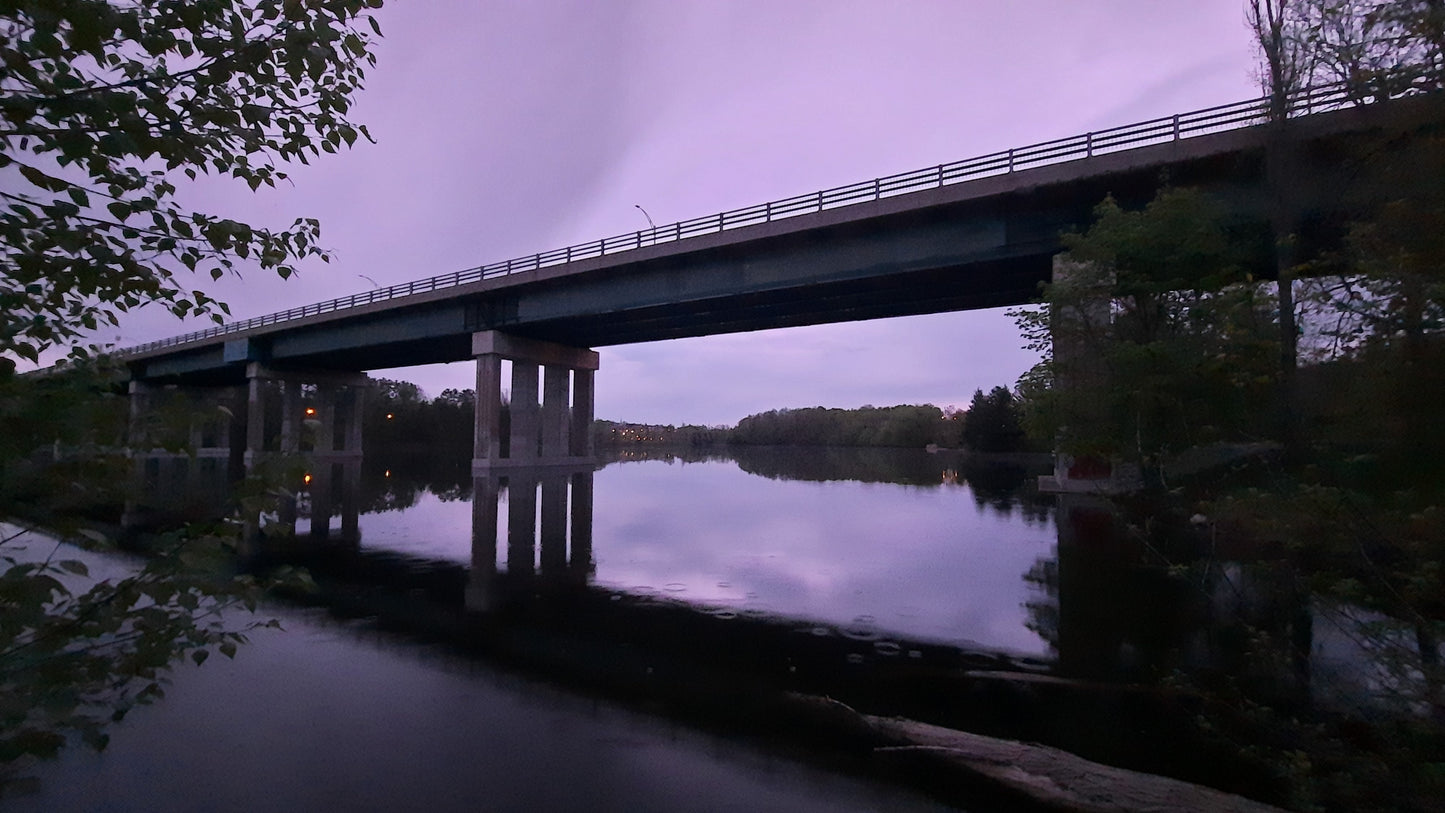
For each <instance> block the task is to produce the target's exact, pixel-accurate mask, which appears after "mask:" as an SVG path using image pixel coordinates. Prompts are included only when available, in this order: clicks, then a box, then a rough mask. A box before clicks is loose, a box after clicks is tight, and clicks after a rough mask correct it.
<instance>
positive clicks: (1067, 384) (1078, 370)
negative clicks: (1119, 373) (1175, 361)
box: [1038, 254, 1141, 494]
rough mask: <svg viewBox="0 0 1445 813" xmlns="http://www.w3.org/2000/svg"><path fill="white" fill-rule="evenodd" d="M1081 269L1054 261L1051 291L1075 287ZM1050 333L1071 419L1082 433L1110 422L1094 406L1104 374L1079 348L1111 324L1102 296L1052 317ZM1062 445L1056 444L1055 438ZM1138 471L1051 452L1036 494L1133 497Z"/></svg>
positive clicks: (1060, 258)
mask: <svg viewBox="0 0 1445 813" xmlns="http://www.w3.org/2000/svg"><path fill="white" fill-rule="evenodd" d="M1083 270H1084V266H1083V265H1081V264H1080V263H1077V262H1074V261H1071V260H1068V259H1066V258H1065V256H1064V255H1062V254H1056V255H1054V259H1053V281H1054V284H1055V285H1060V284H1062V285H1068V284H1070V283H1076V282H1077V281H1078V280H1079V278H1080V276H1081V273H1082V271H1083ZM1051 319H1052V323H1051V325H1050V332H1051V333H1052V340H1053V345H1054V363H1055V374H1056V376H1057V381H1056V385H1057V386H1058V387H1059V388H1060V389H1061V390H1065V391H1072V393H1073V394H1072V396H1071V399H1072V407H1071V410H1072V415H1073V418H1074V422H1075V423H1076V424H1079V425H1080V426H1081V427H1087V426H1088V425H1091V424H1098V423H1103V422H1107V421H1109V420H1110V417H1109V415H1108V410H1107V408H1106V406H1105V405H1104V404H1102V403H1100V402H1099V401H1098V393H1100V392H1102V391H1103V387H1102V386H1101V385H1100V384H1101V382H1105V381H1107V380H1108V376H1109V371H1108V369H1107V368H1106V367H1105V366H1104V364H1103V363H1102V362H1101V361H1100V359H1099V358H1098V357H1097V356H1096V354H1095V353H1094V352H1093V351H1092V350H1091V349H1090V348H1089V347H1087V346H1085V344H1084V342H1083V337H1086V336H1090V335H1096V334H1097V335H1102V334H1103V333H1104V332H1105V331H1107V330H1108V329H1109V325H1110V323H1111V322H1112V321H1113V311H1112V305H1111V303H1110V300H1109V298H1108V296H1107V295H1106V294H1101V295H1099V296H1097V297H1091V298H1089V299H1087V300H1085V302H1084V304H1083V305H1082V306H1080V307H1077V308H1072V309H1068V310H1064V311H1058V312H1055V313H1053V314H1052V315H1051ZM1060 439H1061V438H1060ZM1140 482H1141V481H1140V477H1139V471H1138V468H1137V467H1135V466H1126V465H1122V464H1120V463H1119V461H1117V460H1107V459H1104V458H1101V457H1094V456H1088V457H1074V456H1073V455H1068V454H1063V453H1061V452H1058V451H1055V452H1054V473H1053V474H1052V475H1044V476H1041V477H1039V484H1038V486H1039V490H1040V491H1044V492H1054V493H1060V494H1070V493H1074V494H1117V493H1121V492H1127V491H1133V490H1135V489H1137V488H1138V487H1139V485H1140Z"/></svg>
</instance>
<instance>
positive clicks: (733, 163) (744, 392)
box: [104, 0, 1257, 424]
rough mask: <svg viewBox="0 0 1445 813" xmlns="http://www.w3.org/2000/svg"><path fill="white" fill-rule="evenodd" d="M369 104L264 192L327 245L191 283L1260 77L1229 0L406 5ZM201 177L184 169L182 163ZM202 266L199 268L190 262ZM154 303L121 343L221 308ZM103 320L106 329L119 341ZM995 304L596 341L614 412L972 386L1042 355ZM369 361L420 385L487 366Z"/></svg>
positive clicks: (361, 264)
mask: <svg viewBox="0 0 1445 813" xmlns="http://www.w3.org/2000/svg"><path fill="white" fill-rule="evenodd" d="M377 16H378V18H379V20H380V22H381V24H382V28H383V31H384V32H385V35H386V36H385V38H384V39H383V40H382V41H381V42H380V43H379V45H378V47H377V49H376V51H377V56H378V64H377V66H376V68H375V69H374V70H372V71H371V74H370V76H369V80H368V83H367V88H366V90H365V91H363V92H362V94H361V95H360V97H359V99H358V105H357V109H356V118H357V119H358V120H359V121H362V122H364V123H366V124H367V125H368V126H369V127H370V129H371V132H372V134H373V136H375V138H376V139H377V141H378V143H377V144H375V145H371V144H362V145H359V146H358V147H357V148H355V149H353V150H352V151H351V152H349V153H343V154H341V155H339V156H323V159H324V160H321V161H319V162H316V163H314V164H313V165H312V166H310V167H301V166H296V167H294V168H292V170H291V175H292V179H293V180H294V186H290V187H286V188H284V189H281V190H275V191H263V192H261V193H256V194H253V193H251V192H249V191H248V190H247V189H246V188H245V186H244V185H242V184H227V183H225V182H223V181H217V180H214V179H211V180H205V179H203V181H204V182H203V183H202V184H200V185H198V186H196V187H195V188H194V189H191V190H185V191H183V193H182V194H183V199H184V200H185V201H186V202H188V203H192V204H193V205H196V206H198V207H202V208H205V209H207V210H210V211H215V212H217V213H221V214H225V215H228V216H231V217H237V218H239V219H249V220H250V221H252V222H259V223H267V224H271V225H284V224H287V223H289V222H290V221H291V220H292V219H293V218H295V217H298V216H312V217H318V218H320V219H321V221H322V227H323V232H322V238H323V242H324V243H325V244H326V245H327V246H328V247H330V248H332V249H334V253H335V259H334V260H333V262H332V263H331V265H329V266H328V265H323V264H320V263H317V264H315V265H314V266H308V267H306V268H305V269H304V270H303V272H302V273H301V275H300V276H299V278H294V279H292V280H289V281H281V280H279V279H276V278H275V277H268V276H266V275H263V274H261V273H260V272H259V271H254V272H252V273H250V274H249V275H247V276H246V278H245V279H244V280H226V281H224V282H222V283H220V284H210V285H205V286H202V287H204V288H205V289H206V290H208V291H210V292H212V293H216V294H219V295H220V296H221V298H222V299H224V300H225V301H228V302H229V303H230V304H231V307H232V311H233V314H234V316H235V317H236V318H246V317H249V316H256V315H260V314H263V313H269V312H272V311H276V310H282V309H285V308H289V307H293V306H297V305H302V304H306V303H309V302H314V301H320V300H323V299H329V298H331V297H336V296H344V295H346V294H348V293H351V292H354V291H361V290H366V289H368V288H370V287H372V283H371V282H370V281H368V280H367V279H366V278H370V280H374V281H375V282H376V283H378V284H379V285H382V286H386V285H391V284H394V283H397V282H404V281H406V280H408V279H414V278H417V277H423V276H431V275H434V274H441V273H447V272H451V271H455V270H458V269H461V268H466V267H470V266H475V265H480V264H482V263H487V262H494V261H497V260H504V259H507V258H509V257H514V256H519V255H523V254H531V253H533V252H536V251H540V250H546V249H550V248H556V247H561V246H564V245H568V244H572V243H580V242H585V241H589V240H594V239H596V238H599V237H603V236H610V235H613V234H618V233H621V232H626V231H632V230H635V229H638V228H644V227H645V226H646V220H645V219H644V218H643V216H642V214H641V213H640V212H638V210H637V209H636V208H635V206H636V205H639V204H640V205H641V206H643V207H645V208H646V209H647V211H648V212H649V213H650V214H651V216H652V219H653V220H654V221H656V222H657V223H658V224H659V225H661V224H664V223H671V222H673V221H676V220H682V219H686V218H691V217H696V216H701V215H707V214H712V213H714V212H718V211H721V210H725V209H732V208H736V207H740V206H746V205H750V204H754V203H761V202H763V201H766V200H770V199H775V198H781V197H787V196H790V195H795V194H801V193H806V192H811V191H815V190H817V189H821V188H827V187H833V186H839V185H843V184H846V183H852V182H854V181H860V180H865V179H868V178H873V177H876V176H878V175H886V174H890V173H894V172H901V171H906V170H911V169H916V168H919V167H924V166H929V165H934V164H938V163H942V162H947V161H953V160H957V159H961V158H966V157H969V156H972V155H977V154H981V153H985V152H991V151H994V150H998V149H1003V148H1007V147H1009V146H1017V145H1023V144H1028V143H1032V142H1037V141H1043V140H1046V139H1050V138H1056V137H1061V136H1068V135H1073V134H1076V133H1081V132H1085V131H1088V130H1092V129H1101V128H1104V127H1109V126H1113V125H1119V124H1125V123H1129V122H1131V121H1136V120H1140V119H1145V118H1150V117H1153V116H1160V115H1167V114H1170V113H1174V112H1181V111H1186V110H1191V109H1197V108H1201V107H1207V106H1210V105H1214V104H1222V103H1226V102H1231V101H1236V100H1238V99H1243V98H1246V97H1249V96H1252V95H1254V94H1255V93H1256V92H1257V91H1256V84H1255V81H1254V79H1253V59H1252V55H1251V50H1250V44H1249V36H1248V32H1247V31H1246V29H1245V26H1244V22H1243V4H1242V3H1241V2H1234V1H1233V0H1167V2H1166V1H1165V0H1091V2H1087V3H1086V2H1074V1H1071V0H1012V1H1011V2H1007V3H1001V2H998V1H997V0H897V1H896V2H886V3H885V2H850V1H848V0H766V2H765V1H764V0H688V1H687V2H678V0H618V1H617V2H608V3H598V2H595V1H594V0H546V1H545V2H542V1H540V0H539V1H538V2H520V0H517V1H516V2H495V1H492V0H488V1H487V2H471V1H469V2H465V3H462V2H452V3H402V2H394V3H392V4H389V5H388V6H387V7H386V8H385V9H383V10H382V11H381V12H379V13H378V15H377ZM183 180H184V179H183ZM197 283H200V280H197ZM204 326H205V325H204V324H202V323H199V322H197V323H181V322H178V321H177V320H176V319H175V318H174V317H171V316H169V315H168V314H166V313H163V312H161V311H159V310H155V311H154V312H152V311H150V310H147V311H143V312H141V313H139V314H136V315H135V316H134V317H132V318H131V319H130V320H129V321H127V322H126V323H124V329H123V331H121V332H120V333H119V336H118V341H119V342H120V343H121V344H125V345H129V344H135V343H139V342H143V341H149V340H151V339H157V338H163V337H165V336H169V335H174V334H177V333H181V332H185V331H188V330H193V329H198V328H201V327H204ZM104 338H106V339H110V338H112V336H111V335H107V336H105V337H104ZM1020 344H1021V342H1020V340H1019V338H1018V336H1017V333H1016V331H1015V330H1014V327H1013V324H1012V321H1011V320H1010V319H1009V318H1008V317H1007V316H1006V315H1005V314H1004V313H1003V312H1002V311H977V312H972V313H960V314H941V315H935V316H925V317H910V318H904V319H889V320H879V321H873V322H860V323H852V324H845V325H828V326H820V327H813V328H794V329H788V330H777V331H763V332H757V333H748V334H735V335H730V336H715V337H708V338H701V339H686V340H678V341H671V342H660V343H654V344H645V345H629V346H623V347H608V348H602V349H601V351H600V352H601V354H602V369H601V371H600V372H599V374H598V383H597V415H598V417H601V418H611V419H616V420H636V421H647V422H659V423H705V424H714V423H732V422H735V421H736V420H738V419H739V418H741V417H743V416H744V415H747V414H749V413H751V412H757V411H762V410H766V409H772V408H777V407H803V406H814V405H824V406H838V407H853V406H860V405H862V404H865V403H870V404H876V405H885V404H895V403H921V402H932V403H935V404H938V405H940V406H946V405H948V404H956V405H959V406H963V405H965V404H967V402H968V399H969V397H970V396H971V394H972V393H973V391H974V389H975V388H979V387H982V388H984V389H988V388H990V387H992V386H994V385H998V384H1005V385H1010V386H1011V385H1012V384H1013V382H1014V381H1015V379H1016V378H1017V377H1018V376H1019V374H1020V373H1022V372H1023V371H1024V370H1025V369H1027V368H1028V366H1029V365H1030V364H1032V363H1033V360H1034V359H1033V358H1032V356H1031V354H1029V353H1028V352H1027V351H1024V350H1022V349H1020V347H1019V345H1020ZM374 375H385V376H388V377H393V378H404V379H407V380H411V381H415V382H416V383H418V384H420V385H421V386H422V387H423V389H425V390H426V391H427V393H428V394H430V395H435V394H437V393H439V392H440V391H441V390H442V389H444V388H446V387H467V386H471V384H472V376H473V373H472V370H471V365H470V364H458V365H444V366H441V365H439V366H433V367H425V368H408V369H405V370H393V371H388V372H382V371H378V372H376V373H374Z"/></svg>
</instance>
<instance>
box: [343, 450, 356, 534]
mask: <svg viewBox="0 0 1445 813" xmlns="http://www.w3.org/2000/svg"><path fill="white" fill-rule="evenodd" d="M360 515H361V458H360V457H351V458H348V459H346V460H344V461H343V462H342V463H341V540H342V541H343V542H345V543H347V544H348V545H352V546H356V545H360V544H361V523H360Z"/></svg>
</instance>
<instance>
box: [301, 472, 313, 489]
mask: <svg viewBox="0 0 1445 813" xmlns="http://www.w3.org/2000/svg"><path fill="white" fill-rule="evenodd" d="M301 482H303V483H305V484H306V485H308V486H309V485H311V475H309V474H308V475H306V476H304V477H302V478H301Z"/></svg>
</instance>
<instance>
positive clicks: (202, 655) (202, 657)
mask: <svg viewBox="0 0 1445 813" xmlns="http://www.w3.org/2000/svg"><path fill="white" fill-rule="evenodd" d="M209 657H211V652H210V650H207V649H197V650H196V651H195V652H192V653H191V660H193V661H195V662H196V665H197V666H200V665H201V664H203V663H205V662H206V658H209Z"/></svg>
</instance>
